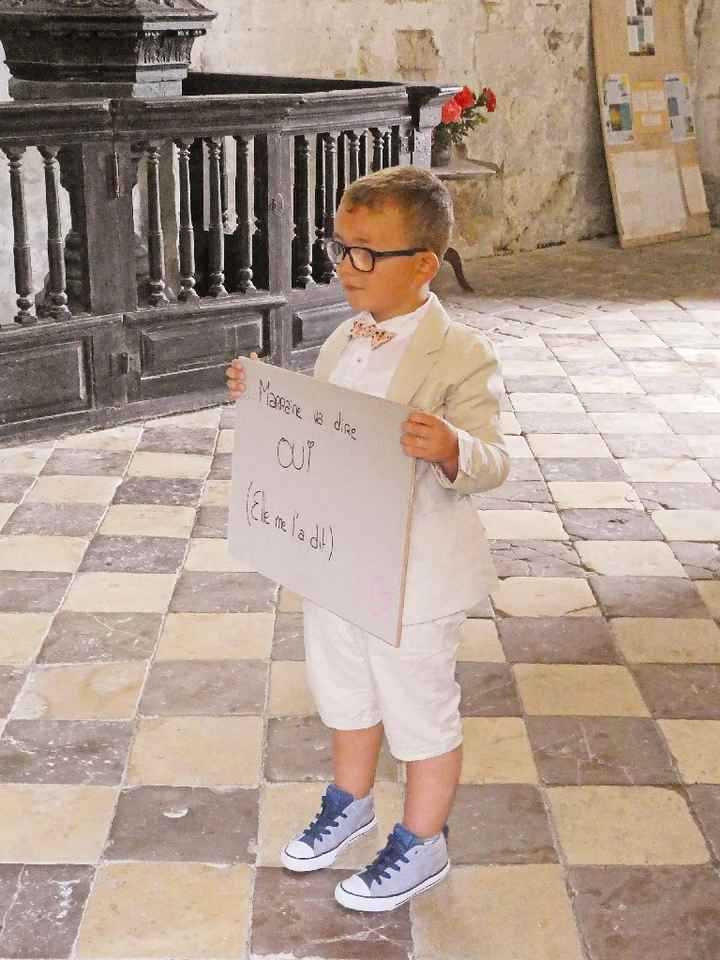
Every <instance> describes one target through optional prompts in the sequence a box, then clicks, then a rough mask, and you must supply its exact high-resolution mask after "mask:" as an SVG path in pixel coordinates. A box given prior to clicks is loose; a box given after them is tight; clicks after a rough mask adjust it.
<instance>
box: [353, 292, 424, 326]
mask: <svg viewBox="0 0 720 960" xmlns="http://www.w3.org/2000/svg"><path fill="white" fill-rule="evenodd" d="M436 300H437V296H436V294H434V293H432V292H431V293H430V296H429V297H428V298H427V300H426V301H425V303H423V304H421V305H420V306H419V307H418V308H417V310H413V311H412V313H404V314H402V315H401V316H399V317H391V318H390V319H389V320H384V321H383V322H382V323H380V324H378V326H379V327H380V329H381V330H389V331H391V332H392V333H395V334H398V335H399V336H406V335H408V334H410V333H413V332H414V331H415V329H416V327H417V326H418V324H419V323H420V321H421V320H422V318H423V317H424V316H425V314H426V313H427V311H428V310H429V309H430V305H431V304H432V303H434V302H435V301H436ZM359 319H361V320H364V321H365V322H369V323H375V319H374V317H373V315H372V314H371V313H369V312H368V311H364V312H363V313H362V314H360V318H359Z"/></svg>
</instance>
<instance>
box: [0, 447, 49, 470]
mask: <svg viewBox="0 0 720 960" xmlns="http://www.w3.org/2000/svg"><path fill="white" fill-rule="evenodd" d="M52 451H53V448H52V445H51V444H48V445H47V446H37V447H3V448H2V449H0V473H19V474H22V475H23V476H29V477H35V476H37V475H38V473H40V471H41V470H42V468H43V467H44V466H45V464H46V463H47V461H48V459H49V457H50V454H51V453H52Z"/></svg>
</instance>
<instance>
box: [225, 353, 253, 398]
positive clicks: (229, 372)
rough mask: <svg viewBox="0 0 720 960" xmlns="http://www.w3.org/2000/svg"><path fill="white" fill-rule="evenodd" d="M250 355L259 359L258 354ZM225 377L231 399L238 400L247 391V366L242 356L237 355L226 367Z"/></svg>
mask: <svg viewBox="0 0 720 960" xmlns="http://www.w3.org/2000/svg"><path fill="white" fill-rule="evenodd" d="M250 357H251V359H252V360H257V358H258V355H257V354H256V353H251V354H250ZM225 379H226V380H227V388H228V391H229V393H230V399H231V400H237V399H238V397H241V396H242V395H243V393H245V367H244V365H243V361H242V357H236V358H235V359H234V360H233V361H232V362H231V363H230V366H229V367H227V368H226V369H225Z"/></svg>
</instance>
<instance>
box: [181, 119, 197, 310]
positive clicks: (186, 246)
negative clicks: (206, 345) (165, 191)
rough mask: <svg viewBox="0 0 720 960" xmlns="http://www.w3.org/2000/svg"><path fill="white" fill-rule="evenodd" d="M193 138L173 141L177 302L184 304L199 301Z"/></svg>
mask: <svg viewBox="0 0 720 960" xmlns="http://www.w3.org/2000/svg"><path fill="white" fill-rule="evenodd" d="M194 140H195V138H194V137H181V138H179V139H178V140H176V141H175V145H176V147H177V150H178V180H179V188H180V230H179V233H178V248H179V250H180V290H179V291H178V300H182V301H184V302H185V303H187V302H189V301H195V300H199V299H200V297H199V296H198V293H197V290H196V289H195V284H196V279H195V230H194V229H193V223H192V214H191V210H192V191H191V188H190V149H191V147H192V145H193V142H194Z"/></svg>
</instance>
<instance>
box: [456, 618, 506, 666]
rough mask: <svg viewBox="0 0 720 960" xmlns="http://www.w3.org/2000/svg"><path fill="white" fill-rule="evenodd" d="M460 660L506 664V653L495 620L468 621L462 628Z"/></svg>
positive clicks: (459, 650)
mask: <svg viewBox="0 0 720 960" xmlns="http://www.w3.org/2000/svg"><path fill="white" fill-rule="evenodd" d="M458 660H473V661H475V662H478V663H504V662H505V651H504V650H503V648H502V644H501V643H500V640H499V638H498V632H497V627H496V626H495V622H494V621H493V620H474V619H473V620H470V619H468V620H466V621H465V623H464V624H463V625H462V627H461V628H460V646H459V648H458Z"/></svg>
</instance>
